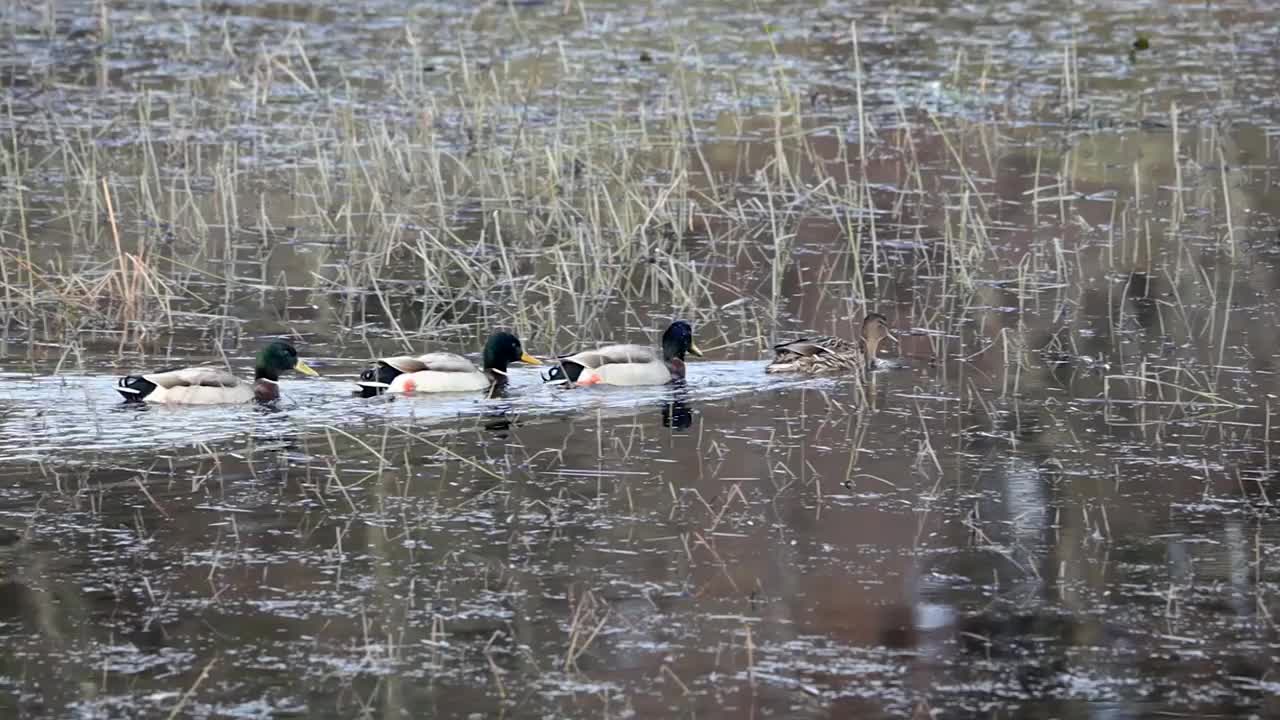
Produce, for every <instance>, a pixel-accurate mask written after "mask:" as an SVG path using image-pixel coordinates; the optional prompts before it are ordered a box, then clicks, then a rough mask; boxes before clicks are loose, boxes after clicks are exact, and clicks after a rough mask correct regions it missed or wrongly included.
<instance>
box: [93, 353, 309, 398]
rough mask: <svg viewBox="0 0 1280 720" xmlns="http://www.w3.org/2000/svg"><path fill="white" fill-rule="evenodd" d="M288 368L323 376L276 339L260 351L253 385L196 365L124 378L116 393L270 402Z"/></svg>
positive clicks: (125, 396)
mask: <svg viewBox="0 0 1280 720" xmlns="http://www.w3.org/2000/svg"><path fill="white" fill-rule="evenodd" d="M287 370H297V371H298V372H300V373H302V374H303V375H313V376H314V375H319V373H317V372H316V371H315V370H312V369H311V368H310V367H308V366H307V364H306V363H304V362H302V360H300V359H299V358H298V351H297V350H295V349H293V346H292V345H290V344H289V343H287V342H285V341H284V340H276V341H274V342H272V343H270V344H268V345H267V346H266V347H264V348H262V350H260V351H258V357H257V359H256V362H255V364H254V366H253V383H252V384H250V383H247V382H245V381H244V380H241V379H240V378H238V377H236V376H235V375H232V374H231V373H229V372H227V371H226V370H223V369H221V368H215V367H192V368H176V369H170V370H161V371H159V372H155V373H151V374H149V375H129V376H126V377H122V378H120V382H119V383H117V384H116V392H118V393H120V394H121V395H123V396H124V399H125V402H149V403H166V404H170V405H217V404H219V403H245V402H249V401H251V400H256V401H258V402H260V403H266V402H271V401H272V400H275V399H276V398H278V397H280V373H282V372H285V371H287Z"/></svg>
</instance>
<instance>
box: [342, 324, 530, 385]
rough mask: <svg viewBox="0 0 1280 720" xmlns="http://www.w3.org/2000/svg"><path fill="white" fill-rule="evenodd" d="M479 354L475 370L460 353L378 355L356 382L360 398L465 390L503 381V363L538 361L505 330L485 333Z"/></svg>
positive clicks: (504, 370)
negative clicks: (479, 362) (480, 361)
mask: <svg viewBox="0 0 1280 720" xmlns="http://www.w3.org/2000/svg"><path fill="white" fill-rule="evenodd" d="M483 357H484V359H483V365H484V368H483V370H478V369H476V366H475V365H474V364H472V362H471V361H470V360H468V359H466V358H464V357H462V356H461V355H455V354H453V353H447V352H435V353H427V354H426V355H418V356H417V357H409V356H401V357H389V358H382V359H381V360H379V361H378V364H377V365H376V366H374V367H371V368H369V369H368V370H365V371H364V372H363V373H361V374H360V380H359V381H358V382H357V383H356V384H357V385H359V386H360V394H361V395H362V396H364V397H373V396H374V395H377V394H378V393H380V392H392V393H413V392H420V393H426V392H469V391H473V390H485V389H487V388H489V386H491V385H502V384H505V383H506V381H507V366H508V365H510V364H511V363H513V362H523V363H528V364H530V365H541V364H542V361H541V360H539V359H538V358H536V357H534V356H532V355H530V354H529V353H527V352H525V351H524V348H523V347H522V346H521V345H520V339H519V338H517V337H516V336H515V335H512V334H511V333H508V332H498V333H494V334H493V335H491V336H489V340H488V341H487V342H485V344H484V356H483Z"/></svg>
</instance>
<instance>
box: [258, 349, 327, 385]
mask: <svg viewBox="0 0 1280 720" xmlns="http://www.w3.org/2000/svg"><path fill="white" fill-rule="evenodd" d="M289 370H297V371H298V372H300V373H302V374H303V375H312V376H315V375H319V374H320V373H318V372H316V371H315V370H312V369H311V367H310V366H309V365H307V364H306V363H304V362H302V360H301V359H300V358H299V357H298V351H297V350H295V349H294V347H293V346H292V345H290V344H289V343H288V342H285V341H284V340H275V341H273V342H270V343H268V344H267V346H266V347H264V348H262V350H260V351H258V357H257V361H256V363H255V364H254V376H255V377H259V378H266V379H268V380H279V379H280V373H282V372H287V371H289Z"/></svg>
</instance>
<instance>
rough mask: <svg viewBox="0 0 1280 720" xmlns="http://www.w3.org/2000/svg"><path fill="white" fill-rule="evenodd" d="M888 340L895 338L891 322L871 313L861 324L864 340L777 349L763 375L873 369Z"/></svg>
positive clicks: (809, 341) (826, 340) (823, 340)
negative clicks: (890, 327)
mask: <svg viewBox="0 0 1280 720" xmlns="http://www.w3.org/2000/svg"><path fill="white" fill-rule="evenodd" d="M886 338H889V339H892V338H893V335H892V334H891V333H890V332H889V318H886V317H885V316H883V315H881V314H880V313H868V314H867V317H866V318H864V319H863V321H862V337H861V338H860V339H859V340H857V341H856V342H850V341H848V340H845V339H844V338H838V337H810V338H801V339H799V340H792V341H791V342H786V343H782V344H781V345H774V346H773V350H774V352H776V353H777V357H776V358H774V360H773V362H771V363H769V365H768V367H766V368H765V369H764V371H765V372H769V373H786V372H799V373H808V374H810V375H816V374H818V373H824V372H836V371H842V370H859V369H863V368H870V367H874V366H875V363H876V350H878V349H879V348H880V343H881V342H882V341H884V340H885V339H886Z"/></svg>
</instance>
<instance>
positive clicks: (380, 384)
mask: <svg viewBox="0 0 1280 720" xmlns="http://www.w3.org/2000/svg"><path fill="white" fill-rule="evenodd" d="M399 374H400V371H399V370H397V369H395V368H393V367H391V366H390V365H384V364H382V363H379V364H378V365H377V366H376V367H371V368H369V369H368V370H365V371H364V372H362V373H360V379H359V380H357V381H356V385H358V386H360V389H359V390H357V391H356V394H357V395H359V396H360V397H366V398H371V397H374V396H376V395H378V394H379V393H383V392H386V390H387V388H389V387H391V381H392V380H395V379H396V376H397V375H399Z"/></svg>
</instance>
